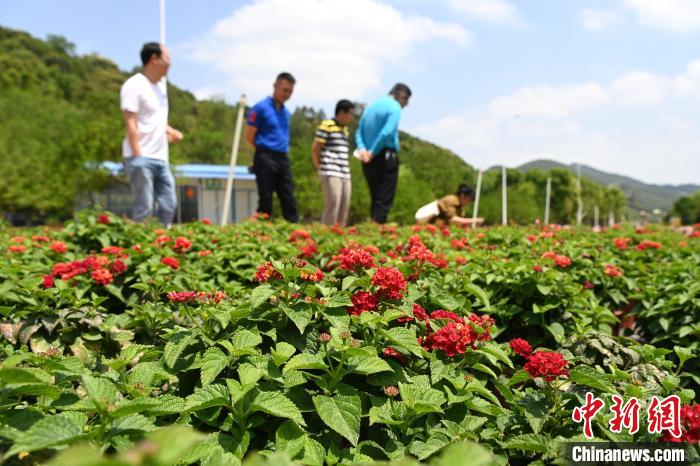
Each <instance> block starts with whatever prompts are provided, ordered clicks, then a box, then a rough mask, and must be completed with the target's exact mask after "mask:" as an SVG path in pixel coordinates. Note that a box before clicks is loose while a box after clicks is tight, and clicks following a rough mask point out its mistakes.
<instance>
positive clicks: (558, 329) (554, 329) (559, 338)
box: [547, 322, 566, 343]
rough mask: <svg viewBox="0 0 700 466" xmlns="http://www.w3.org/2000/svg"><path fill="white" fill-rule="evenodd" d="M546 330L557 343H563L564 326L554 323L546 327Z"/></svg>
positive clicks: (564, 335)
mask: <svg viewBox="0 0 700 466" xmlns="http://www.w3.org/2000/svg"><path fill="white" fill-rule="evenodd" d="M547 330H549V333H551V334H552V336H553V337H554V340H555V341H556V342H557V343H562V342H563V341H564V338H565V337H566V331H565V330H564V326H563V325H562V324H560V323H559V322H554V323H553V324H551V325H548V326H547Z"/></svg>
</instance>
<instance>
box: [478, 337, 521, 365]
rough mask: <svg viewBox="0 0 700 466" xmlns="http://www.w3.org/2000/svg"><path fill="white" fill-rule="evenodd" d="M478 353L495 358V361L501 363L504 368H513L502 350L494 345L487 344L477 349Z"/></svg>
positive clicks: (506, 354)
mask: <svg viewBox="0 0 700 466" xmlns="http://www.w3.org/2000/svg"><path fill="white" fill-rule="evenodd" d="M479 351H481V352H483V353H486V354H488V355H490V356H493V357H494V358H496V360H498V361H501V362H502V363H504V364H505V365H506V366H508V367H510V368H513V362H512V361H511V360H510V358H509V357H508V353H506V352H505V351H503V349H502V348H501V347H500V346H498V345H497V344H495V343H488V344H486V345H484V346H481V347H480V348H479Z"/></svg>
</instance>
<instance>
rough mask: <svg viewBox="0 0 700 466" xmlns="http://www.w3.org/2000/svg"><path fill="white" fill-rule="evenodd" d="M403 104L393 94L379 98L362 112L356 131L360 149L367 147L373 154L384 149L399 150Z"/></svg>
mask: <svg viewBox="0 0 700 466" xmlns="http://www.w3.org/2000/svg"><path fill="white" fill-rule="evenodd" d="M400 119H401V105H399V103H398V102H397V101H396V99H394V98H393V97H392V96H390V95H387V96H384V97H381V98H379V99H377V100H376V101H375V102H374V103H373V104H372V105H370V106H369V107H367V108H366V109H365V111H364V113H363V114H362V119H360V124H359V126H358V128H357V132H356V133H355V142H356V144H357V148H358V149H367V150H369V151H370V152H372V154H373V155H376V154H378V153H379V152H381V151H382V149H393V150H395V151H397V152H398V150H399V120H400Z"/></svg>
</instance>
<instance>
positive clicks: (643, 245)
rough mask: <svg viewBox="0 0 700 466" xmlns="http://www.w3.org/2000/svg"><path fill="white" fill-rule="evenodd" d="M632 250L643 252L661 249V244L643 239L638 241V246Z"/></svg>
mask: <svg viewBox="0 0 700 466" xmlns="http://www.w3.org/2000/svg"><path fill="white" fill-rule="evenodd" d="M634 249H636V250H637V251H645V250H647V249H661V243H657V242H656V241H650V240H648V239H645V240H642V241H640V242H639V244H638V245H636V246H635V247H634Z"/></svg>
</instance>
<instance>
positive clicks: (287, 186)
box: [245, 73, 299, 222]
mask: <svg viewBox="0 0 700 466" xmlns="http://www.w3.org/2000/svg"><path fill="white" fill-rule="evenodd" d="M294 83H295V80H294V77H293V76H292V75H291V74H289V73H280V74H279V75H278V76H277V79H276V80H275V84H274V88H273V89H274V90H273V92H272V96H270V97H267V98H266V99H263V100H261V101H260V102H258V103H257V104H255V105H254V106H253V108H251V109H250V111H249V112H248V126H247V128H246V132H245V139H246V141H248V143H249V144H250V145H252V146H253V147H254V148H255V156H254V158H253V171H254V172H255V181H256V183H257V185H258V212H259V213H265V214H267V215H272V195H273V193H274V192H277V196H279V199H280V205H281V207H282V215H283V216H284V218H285V219H287V220H288V221H290V222H297V221H299V216H298V215H297V201H296V198H295V197H294V182H293V180H292V170H291V167H290V163H289V156H288V153H289V124H290V120H291V118H292V116H291V114H290V113H289V110H287V108H286V107H285V106H284V103H285V102H286V101H287V100H289V98H290V97H291V96H292V92H293V91H294Z"/></svg>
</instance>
